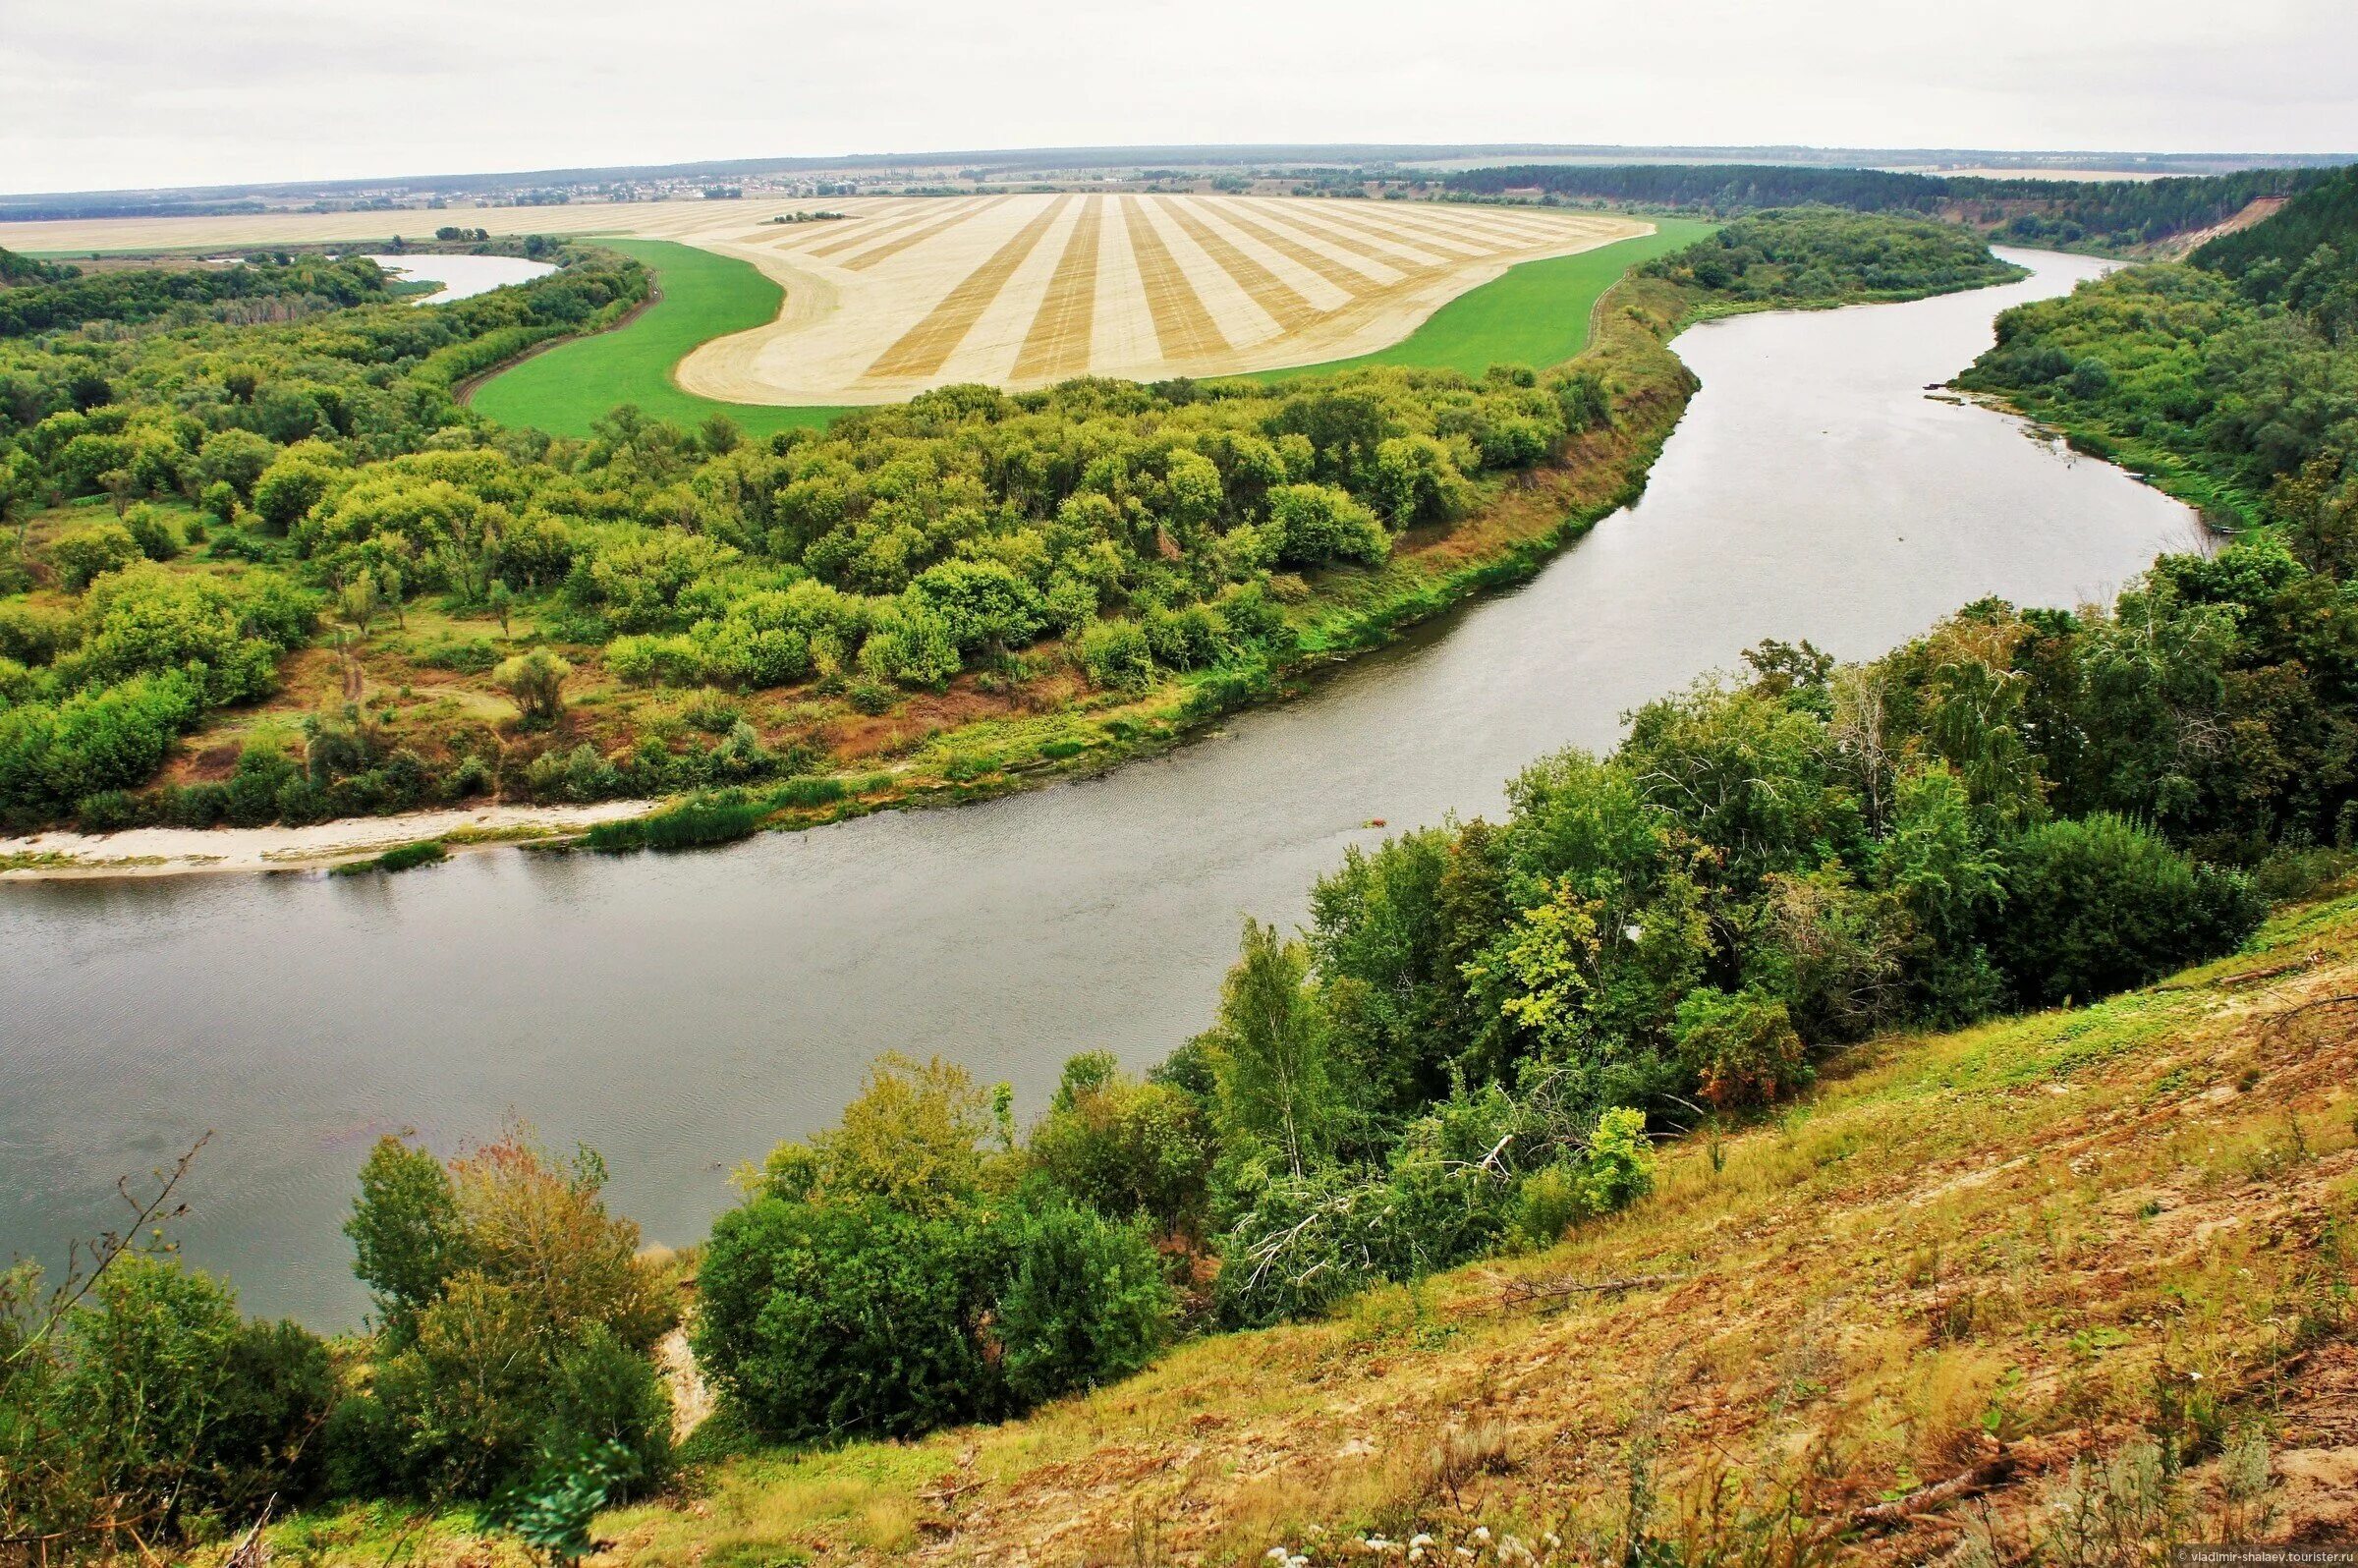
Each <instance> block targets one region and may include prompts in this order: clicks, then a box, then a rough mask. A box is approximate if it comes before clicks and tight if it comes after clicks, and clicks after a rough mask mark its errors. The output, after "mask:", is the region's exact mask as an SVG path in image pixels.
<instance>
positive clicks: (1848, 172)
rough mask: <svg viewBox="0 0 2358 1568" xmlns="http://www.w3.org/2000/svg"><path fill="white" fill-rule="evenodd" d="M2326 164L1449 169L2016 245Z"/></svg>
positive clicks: (2194, 220) (2239, 200)
mask: <svg viewBox="0 0 2358 1568" xmlns="http://www.w3.org/2000/svg"><path fill="white" fill-rule="evenodd" d="M2327 172H2328V171H2326V170H2322V169H2250V170H2245V171H2243V172H2240V173H2236V174H2215V175H2196V176H2190V177H2184V178H2172V179H2163V180H2039V179H2027V178H2026V179H1990V178H1984V177H1981V176H1977V175H1933V174H1895V173H1890V172H1887V171H1884V170H1880V169H1821V168H1799V167H1789V166H1785V165H1779V164H1710V163H1707V164H1668V163H1664V164H1637V165H1630V166H1626V167H1612V168H1592V167H1587V166H1583V165H1579V164H1525V165H1519V166H1514V167H1508V168H1498V169H1469V170H1465V171H1463V172H1461V173H1456V174H1452V175H1450V176H1449V177H1448V188H1449V189H1450V190H1451V191H1453V192H1457V193H1460V194H1462V195H1467V196H1500V195H1503V194H1505V193H1507V192H1510V191H1538V192H1540V193H1541V194H1543V195H1544V196H1556V197H1559V198H1564V199H1570V200H1582V201H1599V202H1627V203H1636V204H1639V205H1646V206H1667V207H1697V208H1701V209H1703V210H1705V211H1708V212H1714V213H1720V214H1724V215H1729V216H1734V215H1739V214H1742V213H1747V212H1755V211H1759V210H1760V209H1762V208H1765V207H1789V206H1805V205H1814V206H1834V207H1847V208H1850V209H1852V210H1854V211H1860V212H1915V213H1921V214H1924V215H1927V216H1931V215H1935V214H1938V215H1941V216H1946V217H1952V218H1956V219H1958V220H1960V221H1964V222H1968V223H1972V224H1974V225H1976V226H1977V227H1980V228H1982V229H1984V230H1986V231H1991V232H1993V233H1994V235H1995V237H1997V238H1999V239H2004V240H2012V241H2017V242H2019V243H2023V244H2045V245H2093V246H2101V247H2108V248H2116V249H2117V248H2121V247H2128V246H2137V245H2149V244H2152V243H2154V242H2156V241H2159V240H2163V239H2167V238H2168V237H2169V236H2171V235H2176V234H2185V233H2189V232H2191V231H2193V230H2197V229H2203V228H2208V227H2210V226H2211V225H2213V224H2216V223H2222V222H2224V221H2226V220H2227V219H2228V218H2231V217H2233V216H2234V215H2235V214H2236V213H2238V212H2240V211H2242V210H2243V209H2244V208H2245V207H2246V206H2248V205H2249V204H2250V203H2251V202H2252V201H2253V200H2254V199H2256V198H2258V197H2261V196H2292V195H2296V194H2298V193H2299V192H2301V191H2305V190H2307V189H2309V188H2310V187H2311V186H2313V185H2315V184H2317V183H2318V182H2319V181H2320V180H2322V179H2324V178H2325V177H2326V175H2327Z"/></svg>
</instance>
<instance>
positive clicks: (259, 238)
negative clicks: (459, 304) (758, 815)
mask: <svg viewBox="0 0 2358 1568" xmlns="http://www.w3.org/2000/svg"><path fill="white" fill-rule="evenodd" d="M814 210H825V211H830V212H837V213H841V214H844V216H843V217H842V218H841V219H840V220H838V221H832V222H814V223H792V224H782V223H773V222H771V221H770V220H771V219H772V218H774V217H777V216H781V215H785V214H790V213H795V212H808V211H814ZM444 223H449V224H455V225H459V226H462V227H467V228H481V229H485V230H488V231H489V232H490V233H492V234H494V235H507V234H564V235H580V236H591V235H628V236H636V237H641V238H646V239H656V240H670V241H675V242H679V243H683V244H687V245H692V246H696V247H698V248H700V249H702V250H707V251H712V252H718V253H721V254H724V255H730V256H734V257H738V258H740V259H742V260H745V261H747V262H750V263H751V264H752V265H754V266H756V267H758V269H760V270H761V271H762V272H764V273H766V274H767V275H768V276H770V277H771V278H773V279H775V280H776V281H777V282H778V283H779V284H780V285H782V286H783V288H784V290H785V304H784V307H783V308H782V309H781V310H780V312H779V314H778V317H777V318H776V319H775V320H773V321H771V322H769V323H767V324H765V325H763V326H760V327H757V328H754V329H753V330H751V331H746V332H739V333H735V334H732V335H730V336H726V337H721V338H716V339H714V340H712V341H711V342H708V343H705V344H703V345H702V346H701V347H699V348H698V349H696V350H695V352H693V353H691V354H690V355H688V356H687V358H686V359H684V360H682V361H681V362H680V363H679V364H678V365H677V367H676V368H675V370H674V372H673V375H674V378H675V379H676V381H677V382H678V384H679V386H680V387H681V388H682V389H683V390H685V391H687V392H690V393H693V394H696V395H698V396H701V397H705V398H711V399H714V400H717V401H719V402H723V403H737V404H748V403H750V404H768V405H776V406H788V407H792V406H803V405H827V406H842V405H847V404H867V403H891V402H898V401H900V400H902V399H905V398H907V397H910V396H912V395H913V394H915V393H917V392H920V391H923V390H925V389H926V388H927V387H933V386H940V385H942V384H944V383H946V382H953V381H982V382H988V383H990V384H992V385H996V386H1003V387H1010V388H1019V389H1020V388H1023V387H1030V386H1044V385H1048V384H1050V383H1053V382H1056V381H1061V380H1065V379H1068V378H1070V377H1072V376H1076V375H1092V374H1094V375H1107V376H1119V377H1125V378H1130V379H1138V380H1157V379H1161V378H1165V377H1170V376H1180V375H1197V376H1203V375H1223V374H1232V373H1236V372H1240V371H1247V370H1261V369H1273V368H1278V367H1281V366H1285V365H1294V364H1319V363H1323V362H1326V361H1329V360H1338V359H1346V358H1349V357H1351V356H1354V355H1359V354H1366V353H1370V352H1373V351H1375V350H1376V349H1380V348H1383V347H1384V346H1386V345H1388V344H1391V343H1394V342H1397V341H1398V340H1399V339H1401V338H1402V337H1405V336H1406V335H1407V334H1408V333H1409V332H1411V331H1413V330H1414V329H1415V328H1416V326H1417V325H1418V324H1419V323H1420V322H1422V321H1423V320H1424V319H1425V318H1426V317H1427V316H1429V315H1431V314H1432V312H1433V310H1435V309H1436V308H1439V307H1440V306H1441V305H1443V304H1445V303H1447V302H1448V301H1449V300H1451V299H1453V298H1455V297H1456V296H1458V295H1460V294H1462V293H1464V292H1465V291H1467V290H1468V289H1471V288H1474V287H1476V286H1478V285H1480V284H1482V283H1485V282H1488V280H1490V279H1491V278H1494V277H1496V276H1497V275H1498V274H1500V273H1501V272H1503V271H1505V270H1506V269H1507V268H1508V267H1510V266H1513V265H1515V264H1516V263H1518V262H1523V261H1530V260H1537V259H1539V258H1541V257H1544V256H1556V255H1566V254H1570V253H1572V252H1578V251H1586V250H1589V249H1592V248H1594V247H1596V246H1600V245H1606V244H1610V243H1611V242H1613V241H1615V240H1620V239H1625V238H1628V237H1630V236H1633V235H1639V234H1644V233H1646V232H1648V230H1649V228H1650V227H1651V226H1650V225H1648V224H1647V223H1645V222H1643V221H1642V220H1638V219H1631V218H1625V217H1619V216H1613V215H1607V214H1600V213H1581V212H1564V211H1554V210H1547V209H1539V208H1517V209H1509V208H1502V207H1494V206H1469V205H1444V204H1437V203H1430V202H1406V201H1392V202H1379V201H1347V200H1324V199H1312V198H1299V197H1283V196H1259V197H1257V196H1159V195H1155V196H1141V195H1101V194H1067V195H1056V194H1030V193H1026V194H1006V195H980V196H951V197H940V196H911V197H859V198H835V199H825V200H801V201H760V200H750V201H727V202H712V201H654V202H637V203H606V202H594V203H591V202H585V203H576V204H569V205H559V206H543V207H491V208H454V209H451V210H449V211H445V212H401V213H387V212H343V213H294V212H277V213H257V214H250V215H240V216H222V217H195V218H138V219H112V220H103V219H102V220H91V221H77V222H55V223H25V224H5V225H0V246H6V247H7V248H9V249H11V250H16V251H39V252H69V253H70V252H77V251H101V250H163V249H173V250H188V251H194V252H206V251H208V250H216V249H217V250H219V251H223V252H233V251H240V250H249V249H253V248H255V247H267V246H271V245H286V244H297V243H321V242H325V243H331V244H332V243H335V242H338V241H354V242H360V241H378V240H381V239H383V238H384V236H385V235H386V233H387V232H388V231H389V230H392V229H396V228H399V227H401V226H402V225H405V224H406V225H408V226H409V227H410V228H411V229H412V230H414V231H416V232H417V233H418V234H421V235H422V234H427V233H430V232H431V231H432V228H433V227H435V226H438V225H440V224H444Z"/></svg>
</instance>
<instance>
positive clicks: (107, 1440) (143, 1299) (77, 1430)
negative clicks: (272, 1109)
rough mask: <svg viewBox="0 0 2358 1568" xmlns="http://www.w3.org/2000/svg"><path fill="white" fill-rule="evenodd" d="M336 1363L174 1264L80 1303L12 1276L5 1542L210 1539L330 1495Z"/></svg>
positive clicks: (86, 1293) (89, 1289)
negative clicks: (248, 1315) (325, 1458)
mask: <svg viewBox="0 0 2358 1568" xmlns="http://www.w3.org/2000/svg"><path fill="white" fill-rule="evenodd" d="M336 1393H337V1376H336V1372H335V1369H334V1367H333V1365H332V1363H331V1361H330V1358H329V1354H328V1351H327V1348H326V1347H325V1346H324V1345H323V1344H322V1343H321V1342H320V1341H319V1339H318V1338H317V1337H316V1336H315V1335H313V1334H310V1333H309V1332H307V1331H306V1330H304V1329H302V1328H300V1327H298V1326H297V1325H295V1324H293V1323H284V1322H278V1323H273V1322H260V1321H251V1320H247V1319H244V1318H242V1317H241V1316H239V1314H238V1311H237V1305H236V1301H235V1299H234V1298H233V1297H232V1296H231V1295H230V1294H229V1292H228V1291H227V1290H226V1289H224V1288H223V1287H222V1286H220V1285H219V1284H217V1283H216V1282H214V1281H213V1280H211V1279H209V1278H207V1277H206V1276H204V1275H202V1274H198V1273H195V1272H193V1271H190V1270H188V1269H185V1268H183V1267H181V1266H180V1265H179V1263H178V1262H177V1261H175V1260H172V1259H170V1258H169V1257H164V1256H144V1255H140V1254H127V1255H124V1256H120V1257H115V1258H112V1259H111V1260H109V1263H108V1266H107V1267H106V1268H105V1269H104V1270H103V1271H101V1272H99V1273H98V1275H97V1277H95V1278H94V1279H84V1280H83V1281H82V1282H81V1284H80V1286H79V1287H77V1288H75V1289H74V1290H73V1291H72V1292H71V1296H70V1299H65V1300H59V1299H57V1298H54V1297H53V1298H51V1299H50V1301H49V1302H47V1303H44V1301H43V1299H42V1298H41V1296H40V1294H39V1276H38V1274H37V1272H36V1271H34V1270H32V1269H31V1268H30V1267H29V1266H25V1265H20V1266H19V1267H17V1268H16V1269H14V1270H12V1271H11V1272H10V1273H8V1274H7V1275H5V1276H0V1530H4V1531H5V1533H6V1534H7V1535H8V1536H9V1537H11V1538H15V1539H20V1540H22V1539H27V1538H30V1539H41V1538H52V1539H55V1540H61V1541H64V1542H68V1543H72V1542H79V1541H81V1540H85V1539H96V1538H100V1537H103V1536H106V1535H107V1534H109V1533H114V1534H120V1533H121V1532H123V1531H126V1530H129V1531H136V1532H138V1533H139V1534H140V1535H141V1536H143V1537H145V1538H146V1539H148V1540H175V1539H181V1538H185V1537H192V1536H193V1537H197V1538H203V1537H206V1536H209V1535H212V1534H215V1533H217V1532H219V1531H220V1530H221V1529H222V1528H223V1527H224V1526H225V1525H228V1524H233V1523H234V1524H240V1525H242V1524H244V1523H246V1522H249V1521H251V1520H252V1519H253V1518H254V1517H255V1516H256V1515H258V1514H259V1512H260V1511H261V1509H262V1507H263V1506H264V1505H265V1504H266V1503H267V1502H269V1501H270V1499H272V1498H274V1497H275V1498H276V1499H278V1501H279V1503H280V1505H281V1506H294V1505H298V1504H301V1503H303V1502H305V1501H307V1500H309V1498H311V1497H313V1496H315V1495H316V1494H317V1491H318V1488H319V1484H320V1482H321V1480H322V1475H323V1467H322V1444H321V1443H320V1442H319V1441H318V1437H319V1433H320V1430H321V1428H323V1426H324V1424H325V1423H326V1421H327V1419H328V1413H329V1411H330V1409H331V1408H332V1406H333V1405H334V1403H335V1399H336Z"/></svg>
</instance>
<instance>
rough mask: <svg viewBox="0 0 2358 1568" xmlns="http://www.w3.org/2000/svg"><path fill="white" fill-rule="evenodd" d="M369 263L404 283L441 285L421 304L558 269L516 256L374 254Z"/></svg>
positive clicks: (503, 285)
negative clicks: (395, 276) (371, 262)
mask: <svg viewBox="0 0 2358 1568" xmlns="http://www.w3.org/2000/svg"><path fill="white" fill-rule="evenodd" d="M368 259H369V260H371V261H373V262H375V263H376V264H377V265H378V266H380V267H383V268H384V269H385V270H386V271H387V272H391V273H394V274H396V275H398V276H399V278H400V279H401V281H402V282H404V283H439V284H441V285H442V287H441V288H439V289H436V290H435V291H434V292H433V293H431V294H421V295H420V296H419V297H418V303H419V304H420V305H448V304H449V303H450V302H451V301H453V300H465V299H469V298H472V297H473V296H475V295H477V294H489V293H490V292H491V291H492V290H493V289H504V288H506V287H507V286H508V285H509V284H511V283H530V282H532V281H533V279H534V278H537V277H541V276H543V275H545V274H547V273H550V272H554V271H556V270H557V269H556V268H555V267H554V266H553V265H551V264H550V263H548V262H546V261H527V260H525V259H524V257H522V256H515V255H440V254H435V253H431V252H404V253H403V254H401V255H372V256H370V257H368Z"/></svg>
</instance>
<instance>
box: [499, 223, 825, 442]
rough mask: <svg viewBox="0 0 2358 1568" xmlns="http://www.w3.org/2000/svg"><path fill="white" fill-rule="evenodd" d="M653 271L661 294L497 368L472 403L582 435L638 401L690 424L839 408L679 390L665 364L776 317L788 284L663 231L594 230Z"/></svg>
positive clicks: (820, 413)
mask: <svg viewBox="0 0 2358 1568" xmlns="http://www.w3.org/2000/svg"><path fill="white" fill-rule="evenodd" d="M595 243H596V244H598V245H601V246H604V247H606V248H607V249H608V250H612V251H619V252H622V253H623V254H624V255H627V256H631V257H633V258H634V259H636V260H639V261H642V262H644V263H646V266H647V267H649V268H650V269H652V270H653V272H654V274H655V287H656V288H657V289H658V290H660V291H661V294H662V298H660V299H658V300H656V301H655V303H654V304H652V305H650V306H648V307H647V308H646V309H644V310H642V311H640V312H639V313H638V314H637V315H635V316H633V317H632V318H631V319H630V320H629V321H628V322H626V323H624V324H623V325H621V326H619V327H616V328H615V329H614V330H613V331H611V332H600V333H598V334H596V335H595V336H593V337H587V338H576V339H574V340H573V341H571V342H569V343H561V344H559V345H557V346H556V347H555V348H553V349H550V350H548V351H546V352H545V353H541V354H535V355H533V356H532V357H531V358H530V359H528V360H525V361H523V362H521V363H520V364H515V365H513V366H511V367H510V368H508V369H505V370H502V371H501V372H500V373H499V374H497V375H494V376H492V377H491V378H490V379H489V380H487V381H485V382H484V383H483V384H482V385H481V386H478V387H477V388H476V390H475V396H474V398H473V399H472V400H471V402H472V404H473V406H474V408H475V409H476V410H477V412H478V413H481V414H484V415H486V416H488V417H489V418H491V419H494V420H499V421H500V422H501V423H502V424H517V425H532V426H533V427H535V428H537V429H542V430H546V431H548V432H549V433H550V434H551V435H576V436H579V435H588V434H589V425H590V421H592V420H599V419H603V418H604V417H605V416H606V415H607V414H608V413H610V412H612V410H613V409H614V407H615V406H616V405H617V404H622V403H636V404H637V405H639V408H640V411H641V412H642V413H644V414H646V416H647V417H648V418H650V419H658V420H672V421H673V422H674V423H678V424H686V425H691V426H693V425H696V424H699V423H702V421H703V420H707V419H710V418H711V417H712V416H713V415H715V414H725V415H727V416H728V417H729V418H730V419H732V420H736V421H737V423H738V425H739V426H740V427H741V428H743V429H744V430H745V431H746V433H747V434H749V435H757V436H759V435H768V434H770V433H771V432H772V431H776V430H785V429H796V428H818V427H822V426H824V425H825V424H827V422H828V421H830V420H833V419H834V418H835V417H836V416H837V415H839V414H841V413H843V412H844V411H843V410H841V409H831V408H776V407H772V406H770V405H768V404H759V403H722V402H719V401H717V400H715V399H712V398H700V397H698V396H696V395H695V394H694V393H691V392H684V391H682V390H681V389H680V384H679V383H678V382H677V381H675V380H673V379H672V371H673V369H674V367H676V366H677V365H678V364H679V363H680V362H681V361H682V360H684V359H686V358H687V357H688V356H689V355H690V354H691V353H692V352H694V351H695V350H696V348H697V347H698V346H699V345H701V344H704V343H709V342H710V341H711V340H712V339H714V338H719V337H726V336H728V335H729V334H730V333H732V332H745V331H749V330H751V329H752V328H754V327H758V326H762V325H765V324H767V323H768V322H771V321H774V320H776V319H777V315H778V307H779V306H780V305H781V304H782V303H784V301H785V298H786V293H785V290H783V289H781V288H780V287H779V286H778V284H777V282H776V281H775V280H774V279H772V278H769V277H767V276H765V275H764V274H763V273H762V272H761V269H760V268H758V267H757V266H755V265H753V263H751V262H749V261H740V260H738V259H737V258H736V257H734V256H725V255H717V254H715V253H713V252H710V251H700V250H698V249H696V248H695V247H694V246H688V245H673V244H670V243H669V242H667V241H662V240H615V239H600V240H598V241H596V242H595Z"/></svg>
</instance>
